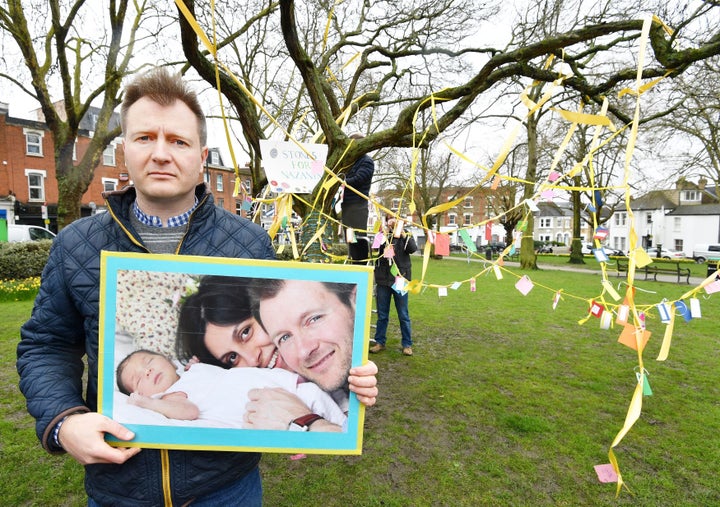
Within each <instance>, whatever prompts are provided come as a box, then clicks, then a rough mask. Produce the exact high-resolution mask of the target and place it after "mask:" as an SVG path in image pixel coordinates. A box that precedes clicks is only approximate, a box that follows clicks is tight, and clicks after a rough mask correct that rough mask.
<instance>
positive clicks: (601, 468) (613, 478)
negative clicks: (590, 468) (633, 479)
mask: <svg viewBox="0 0 720 507" xmlns="http://www.w3.org/2000/svg"><path fill="white" fill-rule="evenodd" d="M594 468H595V473H596V474H597V477H598V480H599V481H600V482H602V483H610V482H617V481H618V475H617V473H616V472H615V468H613V466H612V463H605V464H603V465H595V467H594Z"/></svg>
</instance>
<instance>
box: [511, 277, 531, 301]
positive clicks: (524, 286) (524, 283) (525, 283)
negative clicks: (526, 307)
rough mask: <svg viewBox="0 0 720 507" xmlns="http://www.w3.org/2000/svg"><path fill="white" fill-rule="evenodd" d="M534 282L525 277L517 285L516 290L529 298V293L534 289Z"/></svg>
mask: <svg viewBox="0 0 720 507" xmlns="http://www.w3.org/2000/svg"><path fill="white" fill-rule="evenodd" d="M533 286H534V285H533V283H532V280H530V278H529V277H528V276H527V275H523V277H522V278H520V280H518V281H517V283H516V284H515V288H516V289H517V290H519V291H520V293H521V294H522V295H523V296H527V294H528V292H530V291H531V290H532V289H533Z"/></svg>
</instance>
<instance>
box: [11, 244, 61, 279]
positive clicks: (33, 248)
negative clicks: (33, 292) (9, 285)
mask: <svg viewBox="0 0 720 507" xmlns="http://www.w3.org/2000/svg"><path fill="white" fill-rule="evenodd" d="M50 245H52V241H51V240H43V241H25V242H22V243H2V244H0V280H21V279H24V278H33V277H39V276H40V275H41V274H42V270H43V268H44V267H45V264H46V263H47V260H48V256H49V254H50Z"/></svg>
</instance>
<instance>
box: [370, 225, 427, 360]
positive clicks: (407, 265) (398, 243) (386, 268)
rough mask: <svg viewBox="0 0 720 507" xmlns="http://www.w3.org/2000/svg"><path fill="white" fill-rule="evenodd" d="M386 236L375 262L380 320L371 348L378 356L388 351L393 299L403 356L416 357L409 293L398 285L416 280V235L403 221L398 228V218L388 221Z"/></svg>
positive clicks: (376, 292)
mask: <svg viewBox="0 0 720 507" xmlns="http://www.w3.org/2000/svg"><path fill="white" fill-rule="evenodd" d="M385 235H386V237H387V242H386V243H384V244H383V245H381V246H380V250H379V252H378V258H377V260H376V261H375V304H376V307H377V313H378V318H377V326H376V328H375V345H373V346H372V347H370V352H372V353H373V354H376V353H378V352H382V351H383V350H385V343H386V342H387V336H386V332H387V326H388V320H389V318H390V299H393V300H395V310H397V314H398V319H400V334H401V336H402V353H403V354H404V355H406V356H412V355H413V350H412V334H411V326H410V312H409V310H408V293H407V292H406V291H405V290H403V289H402V288H400V287H398V286H397V285H396V284H397V283H398V282H399V281H402V280H403V279H404V280H411V279H412V262H411V261H410V254H412V253H414V252H416V251H417V244H416V243H415V239H414V238H413V236H412V234H408V233H406V232H405V230H404V229H403V224H402V222H400V223H399V225H398V222H397V221H396V220H395V219H394V218H390V219H389V220H388V221H387V227H385ZM390 249H392V252H391V253H392V255H389V254H388V252H389V250H390ZM393 264H395V265H396V266H397V269H398V272H399V273H398V275H397V276H396V275H394V274H393V273H392V271H391V268H392V265H393ZM393 286H394V287H393Z"/></svg>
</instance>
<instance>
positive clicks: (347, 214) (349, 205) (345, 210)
mask: <svg viewBox="0 0 720 507" xmlns="http://www.w3.org/2000/svg"><path fill="white" fill-rule="evenodd" d="M364 137H365V136H364V135H362V134H360V133H354V134H351V135H350V139H362V138H364ZM374 173H375V162H373V159H372V158H370V156H369V155H361V156H360V158H358V159H357V160H356V161H355V162H354V163H353V165H352V167H351V168H350V170H349V171H348V173H347V174H346V175H345V183H346V184H347V185H349V186H351V187H352V188H354V189H355V190H357V191H358V192H361V193H362V194H363V195H365V196H367V195H369V194H370V185H371V184H372V178H373V174H374ZM367 222H368V201H367V199H366V198H365V197H362V196H360V195H358V194H356V193H355V192H353V191H352V190H349V189H348V188H345V189H344V192H343V200H342V224H343V226H345V230H346V236H345V238H346V239H345V240H346V241H347V244H348V257H349V258H350V261H351V262H352V263H353V264H366V263H367V261H368V259H369V257H370V249H369V247H368V242H367ZM348 229H352V230H353V233H352V234H348V232H347V230H348ZM348 236H350V237H348Z"/></svg>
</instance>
